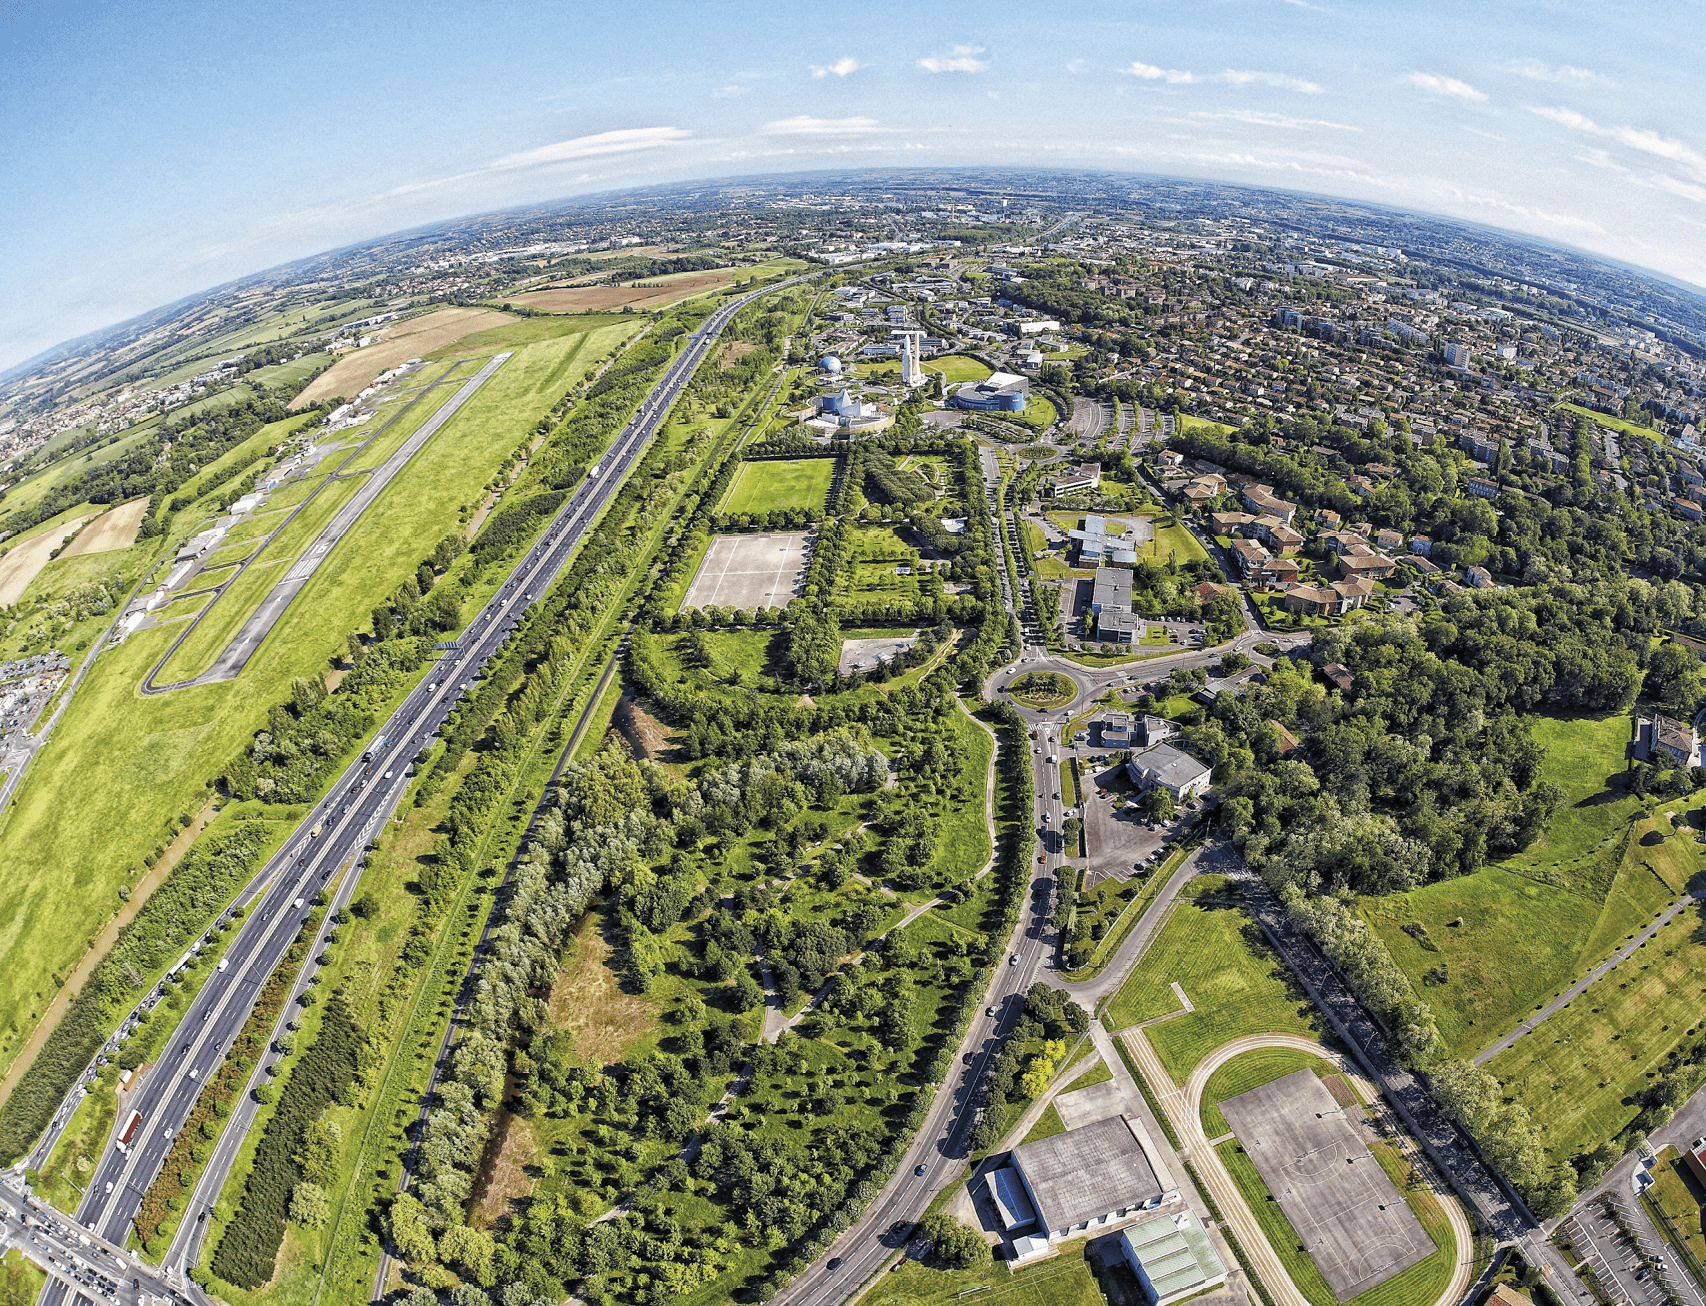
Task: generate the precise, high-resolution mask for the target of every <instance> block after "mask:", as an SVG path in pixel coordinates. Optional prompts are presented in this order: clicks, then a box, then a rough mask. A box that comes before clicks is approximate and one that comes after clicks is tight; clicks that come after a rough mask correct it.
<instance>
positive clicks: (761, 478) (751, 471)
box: [722, 458, 839, 515]
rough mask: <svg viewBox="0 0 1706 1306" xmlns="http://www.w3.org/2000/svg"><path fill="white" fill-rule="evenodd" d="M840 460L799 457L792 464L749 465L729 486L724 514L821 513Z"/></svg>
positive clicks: (746, 464) (744, 465) (827, 499)
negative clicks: (786, 511)
mask: <svg viewBox="0 0 1706 1306" xmlns="http://www.w3.org/2000/svg"><path fill="white" fill-rule="evenodd" d="M838 462H839V459H835V458H799V459H795V460H794V461H792V462H748V463H744V464H743V465H742V466H741V469H740V472H739V474H738V475H736V477H735V482H734V484H733V485H731V486H730V487H729V493H728V497H727V498H726V499H725V500H724V501H723V507H722V511H723V512H725V513H729V514H731V515H732V514H735V513H762V512H773V511H775V510H776V509H783V510H787V509H794V508H805V509H807V510H809V511H813V512H822V511H823V509H824V507H825V505H826V504H827V503H828V502H829V488H830V486H831V485H832V484H833V483H834V481H835V469H836V465H837V463H838Z"/></svg>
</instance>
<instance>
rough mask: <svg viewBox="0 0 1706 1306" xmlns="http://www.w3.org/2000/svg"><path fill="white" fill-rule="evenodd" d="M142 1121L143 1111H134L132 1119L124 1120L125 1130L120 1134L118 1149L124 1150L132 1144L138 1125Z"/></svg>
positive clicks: (131, 1115) (131, 1114)
mask: <svg viewBox="0 0 1706 1306" xmlns="http://www.w3.org/2000/svg"><path fill="white" fill-rule="evenodd" d="M141 1123H142V1112H140V1111H132V1112H131V1113H130V1119H129V1120H126V1121H125V1122H124V1132H123V1133H121V1134H120V1135H119V1136H118V1150H119V1151H121V1152H123V1151H125V1150H126V1149H127V1148H129V1146H130V1140H131V1139H132V1138H134V1137H136V1127H137V1126H138V1125H140V1124H141Z"/></svg>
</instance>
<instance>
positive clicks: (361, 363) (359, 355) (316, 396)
mask: <svg viewBox="0 0 1706 1306" xmlns="http://www.w3.org/2000/svg"><path fill="white" fill-rule="evenodd" d="M515 320H516V319H515V318H514V317H512V316H511V315H510V314H508V313H500V312H498V311H497V310H496V309H491V308H441V309H438V310H437V311H436V312H432V313H427V314H424V315H423V316H421V317H413V318H410V319H409V320H408V321H407V322H399V323H398V324H397V325H396V327H394V328H391V329H389V330H386V329H381V331H380V332H379V336H380V339H379V342H378V343H377V344H372V345H369V346H368V347H367V348H366V349H355V350H351V351H350V352H349V353H347V354H345V355H344V356H343V357H342V358H340V359H339V360H338V361H337V362H335V363H333V364H332V365H331V366H330V367H328V368H327V369H326V370H325V371H324V372H322V373H320V375H319V376H317V377H315V378H314V380H313V382H312V383H311V384H310V385H309V386H308V388H307V389H306V390H304V391H303V392H302V393H301V394H299V395H297V396H296V398H295V400H294V401H292V403H291V405H290V406H291V407H292V408H305V407H307V406H308V405H309V404H312V403H318V402H319V401H320V400H322V399H330V398H331V397H332V396H333V395H344V396H346V397H348V396H350V395H354V394H359V393H360V392H361V391H362V390H363V389H364V388H365V387H366V386H367V384H368V383H369V382H370V381H372V380H373V378H374V377H376V376H378V375H379V374H380V373H381V372H388V371H390V370H391V369H392V368H393V367H395V366H397V364H398V363H403V362H407V361H408V360H409V359H411V358H425V357H426V356H427V355H428V354H430V353H432V351H433V350H435V349H442V348H444V346H446V345H449V344H454V343H455V342H456V341H458V340H460V339H461V338H462V337H463V336H466V335H472V334H473V333H474V332H476V331H485V330H488V329H489V328H491V327H495V326H503V325H504V324H505V323H506V322H514V321H515Z"/></svg>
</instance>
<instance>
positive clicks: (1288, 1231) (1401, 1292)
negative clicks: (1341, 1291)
mask: <svg viewBox="0 0 1706 1306" xmlns="http://www.w3.org/2000/svg"><path fill="white" fill-rule="evenodd" d="M1217 1150H1218V1152H1219V1154H1220V1159H1221V1162H1222V1163H1223V1164H1224V1165H1225V1166H1226V1169H1227V1172H1228V1173H1230V1174H1231V1176H1232V1178H1233V1180H1234V1181H1235V1182H1236V1183H1237V1184H1238V1188H1239V1191H1241V1192H1242V1193H1243V1194H1244V1200H1245V1201H1246V1202H1247V1203H1248V1204H1249V1206H1250V1210H1251V1211H1252V1212H1253V1213H1254V1214H1255V1216H1256V1221H1257V1223H1258V1224H1260V1225H1261V1226H1262V1232H1263V1233H1264V1234H1266V1235H1267V1239H1268V1244H1269V1245H1270V1246H1271V1247H1272V1248H1273V1249H1274V1253H1275V1254H1276V1255H1277V1256H1278V1257H1279V1258H1280V1261H1281V1263H1282V1264H1283V1265H1284V1266H1285V1268H1286V1272H1287V1274H1288V1275H1289V1276H1290V1277H1291V1281H1292V1282H1293V1283H1294V1284H1296V1285H1297V1290H1298V1291H1299V1292H1301V1293H1302V1294H1303V1295H1304V1296H1305V1297H1307V1298H1308V1299H1309V1302H1310V1304H1311V1306H1339V1299H1338V1297H1337V1296H1336V1295H1335V1294H1334V1292H1333V1290H1332V1289H1331V1288H1330V1287H1328V1286H1327V1280H1326V1279H1324V1278H1322V1276H1321V1271H1320V1270H1319V1269H1318V1268H1317V1267H1316V1265H1315V1262H1314V1261H1313V1260H1312V1259H1310V1256H1309V1253H1308V1251H1307V1250H1306V1249H1305V1248H1304V1246H1303V1244H1302V1242H1301V1241H1300V1240H1299V1239H1298V1236H1297V1230H1296V1229H1294V1228H1293V1227H1292V1223H1291V1221H1290V1220H1288V1219H1286V1217H1285V1212H1284V1211H1282V1210H1280V1207H1279V1203H1278V1202H1276V1201H1275V1200H1274V1198H1273V1195H1272V1194H1271V1193H1270V1192H1269V1191H1268V1186H1267V1184H1265V1183H1264V1182H1262V1176H1261V1175H1259V1174H1257V1173H1256V1167H1255V1165H1254V1164H1253V1163H1252V1162H1251V1160H1250V1158H1249V1157H1248V1156H1246V1155H1245V1154H1244V1149H1243V1148H1242V1147H1240V1146H1239V1145H1238V1143H1237V1141H1236V1140H1234V1141H1231V1142H1226V1143H1222V1144H1221V1145H1220V1147H1219V1148H1218V1149H1217ZM1373 1151H1374V1154H1375V1156H1376V1157H1377V1158H1378V1159H1379V1161H1380V1166H1381V1168H1382V1169H1383V1170H1385V1171H1386V1173H1387V1174H1388V1175H1389V1176H1391V1178H1392V1181H1393V1182H1394V1183H1395V1184H1397V1185H1398V1191H1399V1192H1401V1193H1403V1194H1404V1200H1405V1201H1407V1202H1408V1203H1409V1204H1410V1209H1411V1210H1412V1211H1414V1212H1415V1213H1416V1218H1417V1219H1418V1220H1420V1221H1421V1222H1422V1228H1423V1229H1425V1230H1427V1233H1428V1237H1430V1238H1432V1239H1433V1244H1434V1253H1433V1255H1432V1256H1429V1257H1428V1258H1427V1259H1426V1260H1425V1261H1421V1262H1418V1263H1417V1264H1415V1265H1412V1266H1411V1267H1410V1268H1409V1269H1407V1270H1405V1271H1404V1272H1403V1273H1401V1274H1397V1275H1394V1276H1393V1277H1392V1278H1390V1279H1388V1280H1387V1281H1386V1282H1385V1283H1382V1284H1377V1285H1376V1286H1375V1287H1373V1288H1370V1289H1369V1290H1368V1291H1367V1292H1363V1293H1359V1294H1357V1295H1356V1296H1355V1297H1352V1298H1351V1299H1350V1301H1349V1302H1347V1303H1345V1306H1421V1304H1422V1303H1428V1302H1433V1301H1437V1300H1438V1298H1439V1295H1440V1294H1441V1293H1442V1292H1444V1291H1445V1286H1446V1284H1448V1283H1449V1282H1450V1281H1451V1271H1452V1267H1453V1264H1454V1263H1455V1260H1456V1249H1455V1247H1454V1245H1453V1244H1454V1240H1453V1238H1452V1235H1451V1225H1450V1223H1449V1222H1448V1221H1447V1220H1446V1217H1445V1212H1444V1211H1443V1210H1441V1209H1440V1205H1439V1199H1438V1198H1436V1197H1435V1196H1434V1195H1433V1194H1432V1193H1431V1192H1429V1191H1428V1190H1427V1189H1426V1188H1425V1187H1423V1186H1422V1185H1421V1182H1420V1179H1419V1177H1417V1176H1415V1175H1414V1174H1413V1172H1412V1170H1411V1168H1410V1165H1409V1162H1407V1161H1405V1160H1404V1158H1403V1157H1402V1156H1401V1155H1400V1154H1399V1153H1398V1151H1397V1149H1395V1148H1394V1147H1393V1146H1392V1145H1391V1144H1390V1143H1383V1142H1376V1143H1375V1144H1374V1146H1373Z"/></svg>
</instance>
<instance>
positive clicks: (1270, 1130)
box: [1220, 1070, 1434, 1301]
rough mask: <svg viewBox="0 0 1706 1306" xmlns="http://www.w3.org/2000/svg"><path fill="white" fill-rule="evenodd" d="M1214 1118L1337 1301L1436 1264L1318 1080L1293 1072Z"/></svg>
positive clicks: (1416, 1224)
mask: <svg viewBox="0 0 1706 1306" xmlns="http://www.w3.org/2000/svg"><path fill="white" fill-rule="evenodd" d="M1220 1109H1221V1111H1222V1113H1223V1114H1224V1115H1225V1117H1226V1120H1227V1122H1228V1123H1229V1124H1230V1125H1231V1126H1232V1129H1233V1131H1234V1132H1235V1133H1236V1134H1237V1135H1238V1141H1239V1143H1240V1144H1241V1145H1242V1147H1243V1148H1244V1152H1245V1154H1246V1155H1247V1156H1248V1157H1249V1158H1250V1159H1251V1161H1252V1162H1253V1163H1254V1164H1255V1167H1256V1170H1257V1172H1258V1173H1259V1174H1260V1175H1261V1176H1262V1180H1263V1182H1265V1183H1266V1184H1267V1186H1268V1190H1269V1191H1270V1192H1271V1193H1272V1194H1273V1195H1274V1200H1275V1201H1277V1202H1278V1203H1279V1208H1280V1210H1282V1211H1283V1212H1285V1216H1286V1219H1288V1220H1289V1221H1290V1222H1291V1227H1292V1228H1293V1229H1294V1230H1295V1231H1296V1232H1297V1236H1298V1238H1299V1240H1300V1241H1301V1242H1302V1243H1303V1245H1304V1246H1305V1247H1306V1248H1308V1249H1309V1256H1310V1259H1312V1260H1313V1261H1314V1262H1315V1264H1316V1266H1317V1267H1319V1269H1320V1271H1321V1275H1322V1277H1323V1278H1325V1279H1326V1280H1327V1284H1328V1286H1329V1287H1330V1288H1332V1290H1333V1294H1334V1296H1336V1297H1337V1298H1338V1299H1339V1300H1340V1301H1349V1300H1350V1299H1351V1298H1352V1297H1355V1296H1357V1295H1359V1294H1360V1293H1364V1292H1367V1291H1368V1290H1369V1289H1370V1288H1373V1287H1376V1286H1378V1285H1379V1284H1382V1283H1384V1282H1386V1281H1387V1280H1388V1279H1391V1278H1394V1277H1395V1276H1397V1275H1398V1274H1400V1273H1402V1272H1403V1271H1404V1270H1406V1269H1408V1268H1409V1267H1410V1266H1412V1265H1414V1264H1416V1263H1417V1262H1419V1261H1423V1260H1426V1259H1427V1258H1428V1257H1429V1256H1431V1255H1432V1254H1433V1250H1434V1245H1433V1241H1432V1240H1431V1239H1430V1238H1429V1237H1428V1235H1427V1231H1426V1230H1424V1229H1423V1228H1422V1223H1421V1221H1420V1220H1418V1219H1417V1218H1416V1216H1415V1213H1414V1212H1413V1211H1411V1210H1410V1208H1409V1207H1408V1206H1407V1205H1406V1204H1405V1202H1404V1199H1403V1197H1402V1196H1401V1195H1400V1194H1399V1192H1398V1189H1397V1188H1396V1187H1394V1186H1393V1183H1392V1180H1391V1179H1389V1178H1388V1177H1387V1175H1386V1171H1384V1170H1383V1169H1381V1168H1380V1164H1379V1162H1378V1161H1376V1160H1375V1158H1374V1157H1373V1155H1372V1154H1371V1153H1370V1151H1369V1147H1368V1142H1367V1140H1366V1139H1365V1138H1364V1137H1363V1135H1362V1133H1361V1131H1360V1128H1359V1124H1353V1123H1352V1120H1351V1118H1350V1117H1349V1116H1348V1113H1347V1111H1346V1109H1345V1108H1342V1107H1340V1106H1339V1104H1338V1103H1337V1102H1335V1101H1334V1100H1333V1096H1332V1094H1330V1093H1329V1092H1328V1091H1327V1088H1326V1085H1324V1084H1323V1083H1322V1082H1321V1081H1320V1080H1319V1079H1317V1078H1316V1076H1315V1072H1314V1071H1312V1070H1298V1071H1294V1072H1293V1073H1292V1074H1289V1075H1286V1076H1284V1077H1283V1078H1280V1079H1276V1080H1274V1081H1273V1082H1272V1083H1269V1084H1264V1085H1262V1086H1261V1087H1260V1088H1253V1089H1251V1090H1249V1091H1248V1092H1246V1093H1241V1094H1239V1095H1238V1096H1237V1097H1235V1098H1233V1099H1231V1100H1230V1101H1227V1102H1223V1103H1221V1107H1220ZM1351 1110H1352V1111H1355V1113H1356V1116H1357V1117H1360V1116H1361V1114H1362V1113H1361V1111H1360V1110H1358V1109H1356V1108H1351ZM1359 1123H1360V1121H1359Z"/></svg>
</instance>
